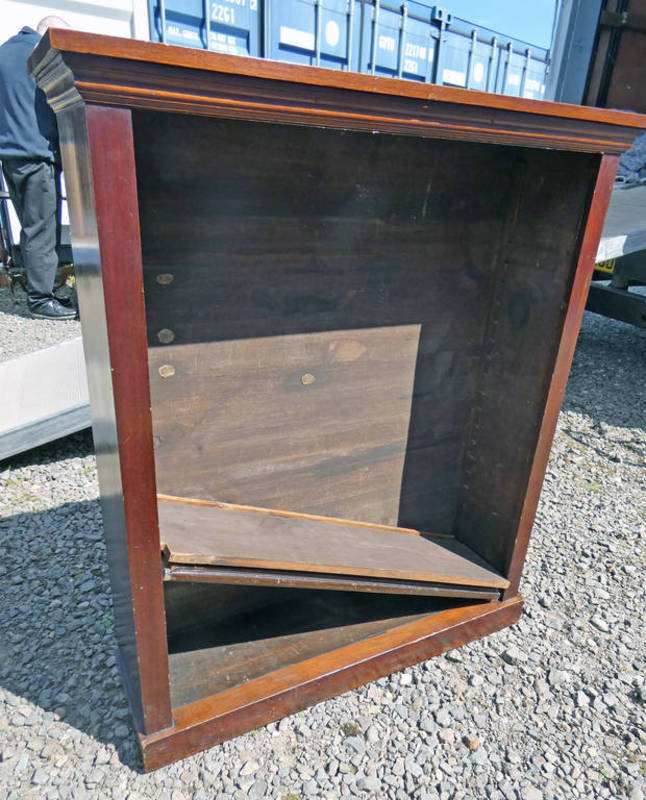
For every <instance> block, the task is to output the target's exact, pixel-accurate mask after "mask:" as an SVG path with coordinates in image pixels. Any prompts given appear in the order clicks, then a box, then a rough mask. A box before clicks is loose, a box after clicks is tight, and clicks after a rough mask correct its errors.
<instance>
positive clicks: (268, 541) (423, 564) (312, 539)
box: [158, 497, 509, 599]
mask: <svg viewBox="0 0 646 800" xmlns="http://www.w3.org/2000/svg"><path fill="white" fill-rule="evenodd" d="M159 501H160V502H159V507H158V508H159V534H160V539H161V544H162V549H163V552H164V556H165V559H166V562H167V563H168V564H169V565H170V566H171V570H170V571H169V572H168V575H167V577H168V579H173V575H174V573H173V569H172V568H176V565H183V566H184V572H183V573H181V574H183V575H184V576H189V575H191V572H190V570H189V569H188V566H187V565H190V566H191V567H202V568H203V567H209V566H212V567H234V568H246V569H245V570H244V571H238V573H237V575H238V578H239V580H238V581H237V582H238V583H241V582H244V576H245V575H248V576H249V580H250V582H255V583H258V582H260V581H261V578H262V577H263V575H264V576H265V579H266V582H269V581H270V579H269V575H270V573H271V571H273V573H274V575H278V574H280V573H282V574H283V575H286V576H287V577H286V578H285V579H286V580H289V579H290V577H291V579H292V583H293V584H294V585H295V584H296V575H295V574H296V573H300V574H301V576H300V577H301V579H302V580H303V581H307V578H308V574H310V575H317V574H318V575H317V577H316V580H319V581H320V580H327V581H329V580H330V579H332V580H333V579H334V578H336V579H337V581H338V583H337V586H338V587H339V588H346V587H347V588H350V586H349V584H348V578H350V577H353V578H355V581H354V584H355V586H357V587H360V586H361V581H362V580H366V582H368V581H369V579H371V578H376V579H378V580H379V581H380V583H375V582H374V581H372V582H369V585H370V586H371V587H372V589H371V590H372V591H375V590H377V589H376V587H383V590H385V591H387V589H388V586H389V584H390V583H393V584H395V585H397V586H398V587H399V593H404V592H405V591H406V587H407V586H410V590H411V593H414V594H415V593H419V591H420V590H421V589H422V587H423V586H424V585H428V587H429V590H430V591H429V593H432V594H435V595H438V594H442V593H443V591H442V587H443V586H446V591H447V592H448V593H449V596H453V597H456V596H460V593H459V592H460V588H463V589H464V590H465V591H467V592H468V589H469V588H478V587H480V588H487V589H493V590H498V591H493V592H488V593H480V594H479V595H478V594H476V593H474V594H471V595H470V594H468V593H467V594H466V595H465V596H467V597H469V596H476V597H478V596H479V597H481V598H487V597H488V598H491V599H493V598H497V597H499V592H500V590H502V589H506V588H507V587H508V586H509V581H508V580H507V579H505V578H503V577H502V576H501V575H499V574H498V573H497V572H496V571H495V570H492V569H491V568H489V567H488V566H487V564H486V562H485V561H484V560H483V559H482V558H480V557H479V556H477V555H476V554H475V553H473V552H472V551H471V550H470V549H469V548H468V547H467V546H466V545H463V544H462V543H461V542H459V541H457V540H456V539H454V538H453V537H450V536H438V537H433V536H432V535H429V534H422V533H420V532H419V531H415V530H411V529H408V528H396V527H389V526H386V525H381V526H373V525H370V524H367V523H358V522H353V521H349V520H335V519H328V518H325V517H315V516H313V515H309V516H308V515H306V514H294V513H290V512H284V511H272V510H270V509H264V508H253V507H248V506H247V507H240V506H232V505H230V504H225V503H214V502H208V501H200V500H195V499H188V498H170V497H160V498H159ZM253 569H255V571H252V570H253ZM192 574H193V575H194V576H195V577H194V580H200V576H201V579H202V580H209V570H208V569H201V570H194V571H193V573H192ZM229 574H230V573H229ZM234 574H235V573H234ZM321 574H322V575H323V576H325V577H322V575H321ZM216 575H217V576H218V577H217V578H216ZM184 579H187V578H186V577H184ZM342 579H343V582H342ZM211 580H212V581H214V580H221V581H222V582H225V581H226V580H227V572H226V570H213V577H212V578H211ZM276 580H277V581H280V578H276ZM300 585H305V586H307V585H308V584H307V583H305V584H302V583H301V584H300ZM309 585H311V586H312V587H314V586H315V584H313V583H312V584H309ZM352 588H354V587H352Z"/></svg>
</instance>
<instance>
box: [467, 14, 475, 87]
mask: <svg viewBox="0 0 646 800" xmlns="http://www.w3.org/2000/svg"><path fill="white" fill-rule="evenodd" d="M477 42H478V31H477V29H476V28H474V29H473V30H472V31H471V43H470V45H469V60H468V62H467V80H466V83H465V86H466V88H467V89H470V88H471V79H472V77H473V62H474V61H475V57H476V44H477Z"/></svg>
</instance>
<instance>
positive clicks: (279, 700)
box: [139, 596, 522, 771]
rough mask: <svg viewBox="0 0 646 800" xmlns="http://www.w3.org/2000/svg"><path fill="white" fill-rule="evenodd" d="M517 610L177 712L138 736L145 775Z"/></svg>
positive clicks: (460, 614) (328, 662)
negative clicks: (165, 726) (163, 727)
mask: <svg viewBox="0 0 646 800" xmlns="http://www.w3.org/2000/svg"><path fill="white" fill-rule="evenodd" d="M521 610H522V598H521V597H520V596H517V597H514V598H513V599H510V600H508V601H507V602H505V603H500V602H490V603H481V604H475V605H468V606H461V607H459V608H453V609H449V610H447V611H443V612H439V613H436V614H432V615H429V616H428V617H425V618H424V619H422V620H418V621H416V622H412V623H408V624H404V625H401V626H399V627H397V628H394V629H393V630H391V631H388V632H386V633H382V634H379V635H377V636H373V637H370V638H368V639H365V640H363V641H361V642H356V643H354V644H351V645H347V646H345V647H342V648H339V649H337V650H334V651H331V652H330V653H326V654H325V655H323V656H318V657H317V658H312V659H308V660H306V661H303V662H301V663H300V664H295V665H293V666H290V667H286V668H285V669H282V670H278V671H276V672H273V673H271V674H270V675H267V676H265V677H263V678H258V679H256V680H252V681H249V682H248V683H245V684H243V685H242V686H238V687H235V688H233V689H228V690H226V691H223V692H220V693H219V694H217V695H213V696H212V697H207V698H205V699H204V700H200V701H197V702H195V703H191V704H189V705H186V706H182V707H180V708H177V709H175V711H174V719H175V725H174V727H173V728H172V729H170V730H168V731H162V732H159V733H155V734H151V735H148V736H144V735H140V736H139V740H140V744H141V749H142V754H143V761H144V768H145V769H146V771H150V770H153V769H157V768H159V767H161V766H163V765H164V764H168V763H170V762H171V761H175V760H177V759H179V758H184V757H186V756H189V755H192V754H193V753H197V752H199V751H200V750H204V749H206V748H208V747H211V746H213V745H215V744H218V743H220V742H223V741H225V740H226V739H230V738H232V737H234V736H239V735H240V734H242V733H245V732H247V731H249V730H252V729H254V728H258V727H260V726H262V725H266V724H267V723H268V722H272V721H274V720H277V719H280V718H281V717H284V716H286V715H288V714H292V713H294V712H296V711H299V710H301V709H304V708H307V707H308V706H310V705H312V704H314V703H318V702H320V701H321V700H325V699H326V698H328V697H332V696H335V695H338V694H341V693H342V692H345V691H348V690H350V689H354V688H356V687H357V686H360V685H362V684H364V683H367V682H369V681H372V680H376V679H377V678H380V677H382V676H384V675H387V674H389V673H391V672H394V671H397V670H401V669H403V668H404V667H407V666H410V665H411V664H414V663H417V662H418V661H424V660H426V659H428V658H431V657H432V656H435V655H438V654H440V653H444V652H445V651H447V650H451V649H452V648H454V647H459V646H460V645H463V644H465V643H467V642H471V641H474V640H475V639H479V638H481V637H483V636H487V635H488V634H491V633H493V632H495V631H498V630H500V629H501V628H505V627H507V626H509V625H513V624H514V623H515V622H516V621H517V620H518V618H519V617H520V613H521Z"/></svg>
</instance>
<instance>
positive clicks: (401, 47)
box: [397, 3, 408, 78]
mask: <svg viewBox="0 0 646 800" xmlns="http://www.w3.org/2000/svg"><path fill="white" fill-rule="evenodd" d="M401 13H402V19H401V24H400V28H399V53H398V54H397V77H398V78H401V76H402V66H403V63H404V47H405V46H406V15H407V14H408V8H407V6H406V3H402V12H401Z"/></svg>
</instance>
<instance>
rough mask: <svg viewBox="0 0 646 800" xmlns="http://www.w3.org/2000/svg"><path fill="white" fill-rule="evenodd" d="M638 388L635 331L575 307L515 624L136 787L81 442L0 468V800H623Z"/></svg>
mask: <svg viewBox="0 0 646 800" xmlns="http://www.w3.org/2000/svg"><path fill="white" fill-rule="evenodd" d="M21 324H22V323H21ZM72 327H73V326H70V330H71V329H72ZM74 332H75V333H76V330H75V331H74ZM56 333H58V329H57V331H56ZM645 385H646V331H639V330H637V329H635V328H632V327H629V326H627V325H623V324H622V323H619V322H615V321H613V320H608V319H604V318H602V317H598V316H595V315H592V314H586V316H585V319H584V325H583V329H582V333H581V337H580V340H579V344H578V348H577V352H576V357H575V364H574V368H573V371H572V375H571V378H570V382H569V384H568V391H567V398H566V402H565V406H564V410H563V413H562V414H561V417H560V422H559V429H558V434H557V437H556V441H555V446H554V449H553V452H552V457H551V461H550V464H549V469H548V474H547V480H546V483H545V488H544V490H543V495H542V499H541V503H540V509H539V512H538V517H537V522H536V525H535V529H534V534H533V539H532V544H531V547H530V551H529V557H528V562H527V565H526V570H525V577H524V580H523V585H522V591H523V594H524V596H525V599H526V605H525V612H524V616H523V618H522V620H521V622H520V623H519V624H518V625H517V626H515V627H514V628H511V629H507V630H505V631H503V632H501V633H499V634H496V635H493V636H491V637H489V638H488V639H486V640H483V641H481V642H476V643H473V644H471V645H468V646H466V647H464V648H462V649H460V650H459V651H454V652H453V653H449V654H447V655H445V656H442V657H439V658H436V659H433V660H431V661H429V662H427V663H425V664H421V665H419V666H416V667H414V668H411V669H408V670H406V671H405V672H403V673H399V674H396V675H393V676H391V677H388V678H385V679H382V680H379V681H377V682H375V683H372V684H370V685H368V686H366V687H364V688H361V689H359V690H357V691H353V692H350V693H347V694H345V695H343V696H342V697H340V698H336V699H333V700H330V701H327V702H325V703H321V704H319V705H317V706H315V707H313V708H311V709H309V710H307V711H305V712H302V713H299V714H296V715H294V716H292V717H289V718H286V719H284V720H282V721H281V722H280V723H279V724H277V725H273V724H272V725H268V726H267V727H266V728H262V729H260V730H258V731H255V732H253V733H250V734H247V735H245V736H241V737H239V738H238V739H235V740H234V741H231V742H228V743H226V744H224V745H222V746H218V747H214V748H212V749H211V750H209V751H207V752H206V753H203V754H200V755H197V756H194V757H191V758H188V759H185V760H184V761H181V762H179V763H177V764H174V765H171V766H169V767H165V768H163V769H160V770H158V771H157V772H155V773H152V774H150V775H143V774H141V765H140V761H139V756H138V752H137V744H136V740H135V736H134V733H133V730H132V727H131V723H130V717H129V713H128V709H127V705H126V700H125V697H124V695H123V692H122V689H121V686H120V682H119V678H118V674H117V668H116V665H115V662H114V658H113V655H112V653H113V646H114V641H113V635H112V627H113V619H112V610H111V601H110V595H109V587H108V579H107V574H106V570H105V566H104V554H103V544H102V538H101V515H100V510H99V506H98V502H97V494H98V489H97V483H96V473H95V461H94V455H93V452H92V442H91V437H90V436H89V434H77V435H75V436H72V437H69V438H67V439H64V440H61V441H59V442H58V443H54V444H52V445H49V446H46V447H42V448H39V449H37V450H34V451H32V452H30V453H27V454H24V455H22V456H20V457H14V458H13V459H11V460H10V461H8V462H4V463H3V464H2V465H1V466H3V467H4V471H3V472H2V474H1V475H0V498H1V502H2V510H3V521H2V522H1V523H0V552H1V553H2V557H1V560H0V581H1V583H0V585H1V586H2V598H1V603H0V631H2V636H1V637H0V709H1V710H0V798H3V800H4V798H11V800H17V798H20V799H21V800H22V799H23V798H32V797H33V798H39V799H40V798H86V797H87V798H115V800H122V798H130V799H131V800H135V799H136V798H148V797H150V798H155V799H156V800H162V799H166V798H168V800H181V799H182V798H192V800H207V798H220V797H222V798H234V799H235V800H237V799H238V798H240V799H242V798H252V799H253V798H262V797H268V798H281V800H287V799H289V800H299V799H300V798H303V799H305V798H345V797H351V796H358V797H366V798H367V797H369V796H375V797H384V798H397V799H398V800H399V799H400V798H401V800H406V799H407V798H419V800H424V799H430V798H433V799H436V798H441V799H442V800H444V799H445V798H446V799H448V798H454V799H455V800H458V799H459V798H462V799H463V800H465V799H466V798H487V800H540V799H541V798H543V799H544V800H548V799H551V798H589V800H597V798H611V799H612V800H614V799H615V798H624V797H625V798H631V800H641V799H642V798H643V797H644V794H645V793H646V788H645V783H644V778H645V773H646V759H645V753H646V726H645V717H646V713H645V707H644V703H645V701H646V686H645V684H644V659H645V653H646V649H645V637H644V620H645V618H646V602H645V596H644V573H643V565H644V539H645V537H646V530H645V523H644V519H645V514H646V509H645V492H646V485H645V477H644V476H645V471H644V467H645V466H646V459H645V457H646V430H645V417H646V413H645V410H644V386H645Z"/></svg>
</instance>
